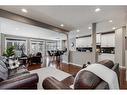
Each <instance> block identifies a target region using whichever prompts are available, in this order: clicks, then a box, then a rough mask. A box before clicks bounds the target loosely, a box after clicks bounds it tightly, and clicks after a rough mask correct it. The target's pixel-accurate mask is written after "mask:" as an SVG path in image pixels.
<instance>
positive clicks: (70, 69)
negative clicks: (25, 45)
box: [28, 58, 127, 89]
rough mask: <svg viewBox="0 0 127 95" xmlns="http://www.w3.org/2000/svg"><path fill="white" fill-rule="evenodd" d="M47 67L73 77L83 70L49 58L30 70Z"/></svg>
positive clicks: (122, 87)
mask: <svg viewBox="0 0 127 95" xmlns="http://www.w3.org/2000/svg"><path fill="white" fill-rule="evenodd" d="M47 66H48V67H54V68H57V69H59V70H62V71H64V72H67V73H69V74H72V75H75V74H76V73H77V72H78V71H79V70H80V69H81V67H79V66H75V65H72V64H66V63H61V62H59V61H57V60H54V59H51V58H49V59H48V60H46V62H44V63H42V64H32V65H30V66H28V70H29V71H31V70H35V69H39V68H44V67H47ZM120 89H127V82H125V83H123V85H121V86H120Z"/></svg>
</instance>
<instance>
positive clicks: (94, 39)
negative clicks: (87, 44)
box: [92, 23, 97, 62]
mask: <svg viewBox="0 0 127 95" xmlns="http://www.w3.org/2000/svg"><path fill="white" fill-rule="evenodd" d="M92 52H93V62H97V53H96V23H92Z"/></svg>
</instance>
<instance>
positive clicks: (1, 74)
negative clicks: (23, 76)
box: [0, 60, 8, 80]
mask: <svg viewBox="0 0 127 95" xmlns="http://www.w3.org/2000/svg"><path fill="white" fill-rule="evenodd" d="M0 78H1V79H3V80H6V79H7V78H8V69H7V68H6V65H5V63H4V62H3V61H1V60H0Z"/></svg>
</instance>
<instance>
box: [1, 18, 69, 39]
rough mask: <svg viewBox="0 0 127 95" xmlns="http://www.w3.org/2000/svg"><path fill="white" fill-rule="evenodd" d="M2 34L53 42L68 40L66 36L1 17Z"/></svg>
mask: <svg viewBox="0 0 127 95" xmlns="http://www.w3.org/2000/svg"><path fill="white" fill-rule="evenodd" d="M0 33H4V34H9V35H16V36H23V37H32V38H41V39H51V40H58V38H60V39H67V37H66V35H65V34H62V33H58V32H55V31H52V30H48V29H45V28H41V27H37V26H32V25H28V24H25V23H20V22H17V21H13V20H10V19H5V18H1V17H0ZM56 38H57V39H56ZM60 39H59V40H60Z"/></svg>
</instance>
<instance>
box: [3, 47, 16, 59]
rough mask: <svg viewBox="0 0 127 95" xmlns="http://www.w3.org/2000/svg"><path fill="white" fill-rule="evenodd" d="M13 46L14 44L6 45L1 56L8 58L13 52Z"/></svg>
mask: <svg viewBox="0 0 127 95" xmlns="http://www.w3.org/2000/svg"><path fill="white" fill-rule="evenodd" d="M14 49H15V47H14V46H10V47H8V48H7V49H6V50H5V52H4V53H3V56H6V57H8V58H10V57H12V56H13V55H14V54H15V51H14Z"/></svg>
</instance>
